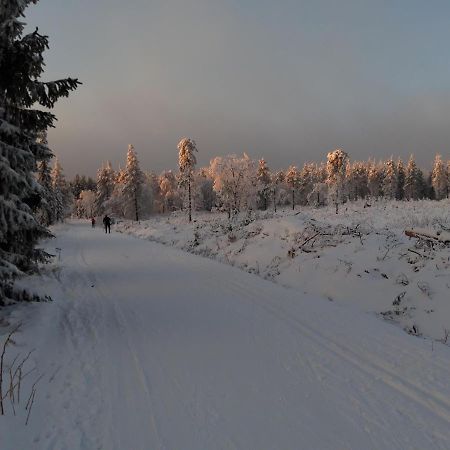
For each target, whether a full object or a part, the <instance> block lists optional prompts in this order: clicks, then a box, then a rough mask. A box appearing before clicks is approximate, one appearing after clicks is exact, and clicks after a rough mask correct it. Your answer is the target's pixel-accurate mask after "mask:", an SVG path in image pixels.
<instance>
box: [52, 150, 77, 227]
mask: <svg viewBox="0 0 450 450" xmlns="http://www.w3.org/2000/svg"><path fill="white" fill-rule="evenodd" d="M51 176H52V188H53V193H54V201H55V221H56V222H62V221H64V218H65V217H66V216H67V215H68V214H69V211H70V205H71V203H72V193H71V191H70V188H69V185H68V184H67V181H66V177H65V175H64V171H63V168H62V166H61V164H60V162H59V160H58V158H55V164H54V166H53V169H52V172H51Z"/></svg>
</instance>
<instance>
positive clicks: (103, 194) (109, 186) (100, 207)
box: [95, 161, 116, 214]
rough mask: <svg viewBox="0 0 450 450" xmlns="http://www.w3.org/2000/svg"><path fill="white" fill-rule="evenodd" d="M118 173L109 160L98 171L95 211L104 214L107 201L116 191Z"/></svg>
mask: <svg viewBox="0 0 450 450" xmlns="http://www.w3.org/2000/svg"><path fill="white" fill-rule="evenodd" d="M115 180H116V174H115V172H114V170H113V168H112V166H111V163H110V162H109V161H107V162H106V166H102V167H101V168H100V169H99V170H98V171H97V184H96V194H95V213H96V214H103V213H104V211H105V203H106V202H107V201H108V200H109V199H110V198H111V195H112V194H113V191H114V183H115Z"/></svg>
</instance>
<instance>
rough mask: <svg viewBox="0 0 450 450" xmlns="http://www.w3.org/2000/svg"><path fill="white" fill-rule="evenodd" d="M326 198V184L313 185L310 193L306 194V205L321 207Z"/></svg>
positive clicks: (320, 182) (321, 182)
mask: <svg viewBox="0 0 450 450" xmlns="http://www.w3.org/2000/svg"><path fill="white" fill-rule="evenodd" d="M327 198H328V184H327V183H324V182H323V181H319V182H317V183H314V186H313V189H312V191H311V192H310V193H309V194H308V205H310V206H315V207H318V206H323V205H325V202H326V201H327Z"/></svg>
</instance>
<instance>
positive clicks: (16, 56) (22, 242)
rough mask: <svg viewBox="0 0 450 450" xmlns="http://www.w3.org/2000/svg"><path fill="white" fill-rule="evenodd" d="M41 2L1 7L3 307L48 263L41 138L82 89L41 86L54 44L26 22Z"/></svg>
mask: <svg viewBox="0 0 450 450" xmlns="http://www.w3.org/2000/svg"><path fill="white" fill-rule="evenodd" d="M36 2H37V0H2V1H1V2H0V179H1V183H0V304H3V303H5V301H9V300H11V299H12V298H13V297H14V291H13V288H12V278H13V277H14V276H15V275H18V274H20V273H23V272H26V271H29V270H31V269H33V268H34V267H35V264H36V262H37V261H43V260H45V259H46V258H47V254H46V253H45V252H43V251H42V250H38V249H36V248H35V246H36V243H37V242H38V240H39V239H40V238H42V237H44V236H47V235H48V232H47V230H46V229H45V228H44V227H43V226H42V225H40V224H39V223H38V221H37V220H36V218H35V215H34V213H33V209H32V207H33V206H34V205H35V204H36V198H38V199H39V197H40V195H41V193H40V188H39V185H38V183H36V181H35V178H34V173H35V172H36V169H37V162H38V161H48V160H49V159H50V157H51V152H50V150H49V149H48V147H47V146H46V145H43V144H42V143H40V142H39V141H38V140H37V137H38V133H40V132H45V131H46V130H47V129H48V128H49V127H51V126H53V122H54V121H55V116H54V115H53V114H52V113H51V112H49V111H48V109H51V108H53V106H54V104H55V102H56V101H57V100H58V98H60V97H67V96H68V95H69V92H70V91H72V90H74V89H76V87H77V85H78V84H79V83H78V81H77V80H76V79H71V78H67V79H63V80H58V81H52V82H43V81H40V78H41V75H42V73H43V68H44V60H43V56H42V54H43V52H44V51H45V50H46V49H47V48H48V38H47V36H43V35H41V34H39V32H38V30H37V29H36V30H35V31H33V32H32V33H30V34H27V35H23V32H24V27H25V24H24V23H23V21H22V18H23V17H24V11H25V9H26V8H27V7H28V6H29V5H30V4H31V3H36ZM36 105H40V106H42V107H44V108H46V110H45V111H43V110H38V109H34V108H35V107H36Z"/></svg>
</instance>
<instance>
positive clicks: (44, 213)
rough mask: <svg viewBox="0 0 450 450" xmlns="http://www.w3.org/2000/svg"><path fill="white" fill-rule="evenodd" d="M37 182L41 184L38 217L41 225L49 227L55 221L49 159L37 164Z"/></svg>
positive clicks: (54, 203) (54, 204)
mask: <svg viewBox="0 0 450 450" xmlns="http://www.w3.org/2000/svg"><path fill="white" fill-rule="evenodd" d="M36 178H37V182H38V183H39V184H40V185H41V192H40V197H41V201H40V204H39V207H38V209H37V211H36V218H37V219H38V222H39V223H40V224H41V225H44V226H46V227H48V226H49V225H51V224H52V223H53V222H54V221H55V207H56V202H55V193H54V191H53V186H52V175H51V172H50V167H49V164H48V161H47V160H45V159H44V160H42V161H39V162H38V164H37V175H36Z"/></svg>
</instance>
